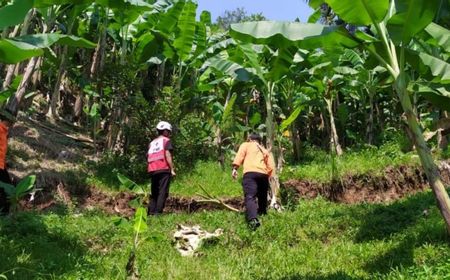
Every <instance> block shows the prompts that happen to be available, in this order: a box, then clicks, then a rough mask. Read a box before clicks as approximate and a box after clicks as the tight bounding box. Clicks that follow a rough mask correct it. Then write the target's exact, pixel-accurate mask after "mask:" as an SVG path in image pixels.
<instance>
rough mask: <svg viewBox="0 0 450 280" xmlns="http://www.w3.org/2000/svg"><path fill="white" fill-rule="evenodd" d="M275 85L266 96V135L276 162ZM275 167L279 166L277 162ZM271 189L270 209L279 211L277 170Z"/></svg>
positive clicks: (273, 176) (272, 179)
mask: <svg viewBox="0 0 450 280" xmlns="http://www.w3.org/2000/svg"><path fill="white" fill-rule="evenodd" d="M274 87H275V84H273V83H269V84H268V86H267V94H265V97H264V99H265V102H266V113H267V116H266V133H267V140H266V144H267V148H268V150H269V151H270V153H271V156H272V158H273V159H274V160H275V159H276V158H277V157H275V154H274V152H273V148H274V143H275V123H274V121H273V108H272V95H273V91H274ZM274 164H275V167H277V166H278V164H277V163H276V162H275V163H274ZM270 189H271V198H270V207H272V208H275V209H279V203H278V202H277V197H278V192H279V190H280V179H279V177H278V173H277V170H274V171H273V174H272V177H271V178H270Z"/></svg>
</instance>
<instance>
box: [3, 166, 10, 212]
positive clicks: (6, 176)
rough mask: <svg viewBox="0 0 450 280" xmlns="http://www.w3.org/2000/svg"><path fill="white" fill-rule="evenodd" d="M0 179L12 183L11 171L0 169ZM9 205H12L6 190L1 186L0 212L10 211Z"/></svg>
mask: <svg viewBox="0 0 450 280" xmlns="http://www.w3.org/2000/svg"><path fill="white" fill-rule="evenodd" d="M0 181H2V182H3V183H6V184H10V185H12V181H11V177H9V173H8V171H7V170H6V169H0ZM9 207H10V205H9V201H8V197H7V196H6V192H5V190H4V189H3V188H0V213H3V214H6V213H8V212H9Z"/></svg>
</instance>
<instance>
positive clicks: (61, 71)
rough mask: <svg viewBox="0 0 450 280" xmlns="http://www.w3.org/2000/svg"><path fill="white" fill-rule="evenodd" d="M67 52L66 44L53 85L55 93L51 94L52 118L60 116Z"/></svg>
mask: <svg viewBox="0 0 450 280" xmlns="http://www.w3.org/2000/svg"><path fill="white" fill-rule="evenodd" d="M67 52H68V47H67V46H64V47H63V51H62V53H61V62H60V64H59V69H58V74H57V75H56V81H55V85H54V86H53V93H52V95H51V96H52V97H51V102H50V108H49V110H48V113H47V117H49V118H50V119H52V120H56V119H57V118H58V108H57V105H58V103H59V99H60V87H61V81H62V79H63V77H64V74H65V72H66V62H67Z"/></svg>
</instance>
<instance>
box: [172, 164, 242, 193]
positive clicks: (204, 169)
mask: <svg viewBox="0 0 450 280" xmlns="http://www.w3.org/2000/svg"><path fill="white" fill-rule="evenodd" d="M240 173H241V174H240V175H241V177H242V169H241V170H240ZM177 176H178V177H177V178H175V180H174V181H173V183H172V184H171V187H170V189H171V193H173V194H174V195H178V196H193V195H196V194H198V193H200V194H201V193H202V190H201V189H200V187H199V186H201V187H203V188H204V189H205V190H206V191H207V192H208V193H210V194H211V195H214V196H218V197H235V196H242V187H241V179H242V178H241V179H238V180H237V181H235V180H233V179H232V178H231V164H230V166H227V167H226V168H225V170H222V168H220V166H219V164H218V163H216V162H197V164H196V165H195V166H194V167H193V168H192V170H191V171H190V172H189V173H185V174H178V175H177Z"/></svg>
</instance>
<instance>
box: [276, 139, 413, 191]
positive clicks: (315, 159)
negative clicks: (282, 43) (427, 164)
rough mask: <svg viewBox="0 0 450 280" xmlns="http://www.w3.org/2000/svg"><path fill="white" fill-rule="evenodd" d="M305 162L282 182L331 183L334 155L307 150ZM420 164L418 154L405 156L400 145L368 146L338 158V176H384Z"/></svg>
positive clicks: (291, 168)
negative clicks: (393, 169) (387, 170)
mask: <svg viewBox="0 0 450 280" xmlns="http://www.w3.org/2000/svg"><path fill="white" fill-rule="evenodd" d="M306 152H307V155H306V158H307V160H305V162H303V163H301V164H299V165H296V166H287V167H286V168H285V169H284V172H283V174H282V179H285V180H286V179H291V178H296V179H304V180H311V181H316V182H322V183H324V182H329V181H330V180H331V178H332V171H331V170H332V160H331V156H330V155H329V154H327V153H326V152H325V151H319V150H311V149H308V150H307V151H306ZM414 164H419V158H418V156H417V155H416V154H415V153H402V152H401V151H400V148H399V147H398V145H396V144H393V143H388V144H385V145H383V146H381V147H380V148H377V147H367V148H365V149H362V150H359V151H346V152H345V153H344V155H342V156H341V157H336V168H337V173H338V174H337V177H343V176H346V175H349V176H351V175H360V174H368V173H370V174H372V175H374V176H377V175H381V174H382V171H383V170H384V169H385V168H387V167H388V166H399V165H414Z"/></svg>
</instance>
